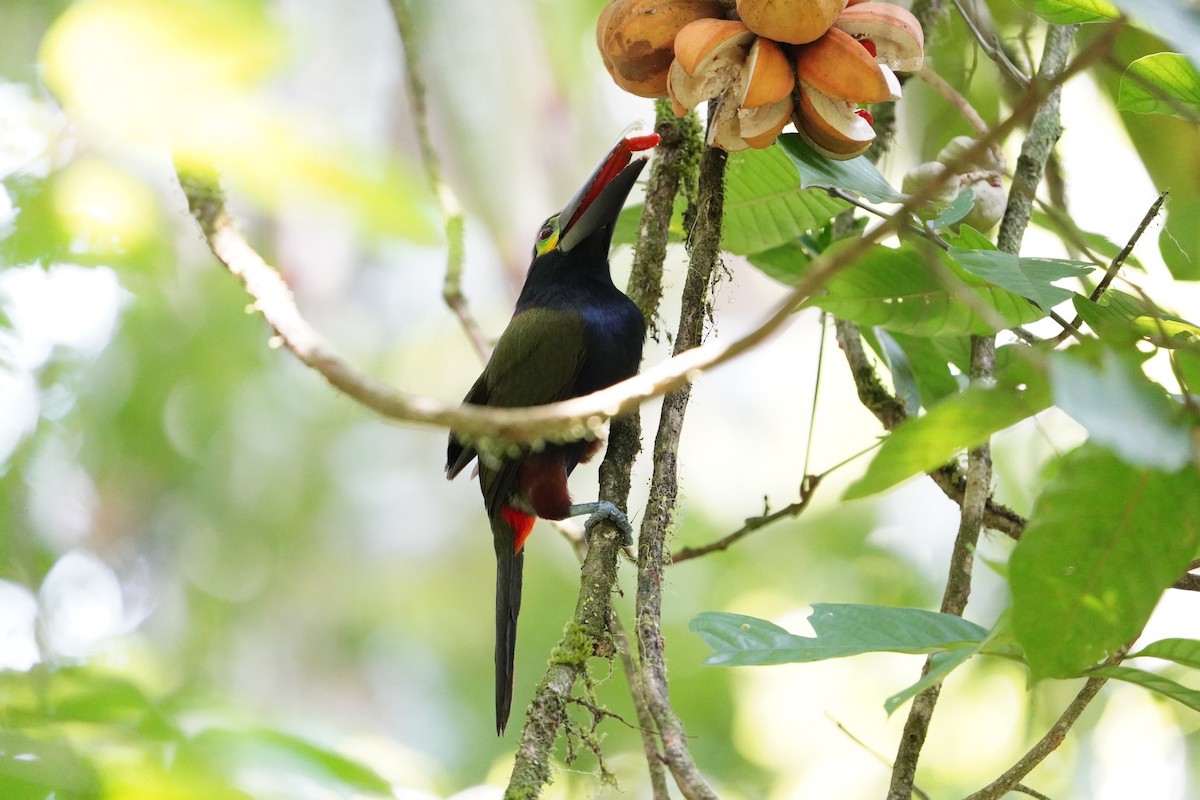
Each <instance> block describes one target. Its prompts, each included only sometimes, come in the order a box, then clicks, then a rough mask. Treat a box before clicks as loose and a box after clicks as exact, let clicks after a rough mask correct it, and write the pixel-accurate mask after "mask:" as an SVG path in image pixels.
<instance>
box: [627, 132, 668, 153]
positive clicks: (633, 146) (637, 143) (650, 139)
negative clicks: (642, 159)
mask: <svg viewBox="0 0 1200 800" xmlns="http://www.w3.org/2000/svg"><path fill="white" fill-rule="evenodd" d="M660 141H662V137H661V136H659V135H658V134H657V133H644V134H642V135H641V136H630V137H629V138H627V139H626V140H625V146H626V147H628V148H629V152H631V153H640V152H641V151H643V150H649V149H650V148H652V147H655V146H657V145H658V143H659V142H660Z"/></svg>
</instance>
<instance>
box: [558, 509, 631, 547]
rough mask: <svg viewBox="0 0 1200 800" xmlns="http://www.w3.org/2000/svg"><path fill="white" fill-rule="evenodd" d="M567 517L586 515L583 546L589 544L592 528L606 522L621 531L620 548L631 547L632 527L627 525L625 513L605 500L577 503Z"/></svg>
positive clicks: (627, 519) (569, 510)
mask: <svg viewBox="0 0 1200 800" xmlns="http://www.w3.org/2000/svg"><path fill="white" fill-rule="evenodd" d="M567 514H568V516H572V517H578V516H581V515H583V514H587V515H588V518H587V520H586V521H585V522H584V523H583V541H584V543H585V544H591V538H592V528H594V527H595V526H596V525H598V524H599V523H601V522H603V521H605V520H607V521H609V522H611V523H612V524H613V525H615V526H616V527H617V530H619V531H621V546H622V547H633V526H632V525H631V524H629V517H627V516H625V512H624V511H622V510H621V509H619V508H617V507H616V506H614V505H613V504H612V503H610V502H609V501H607V500H600V501H598V502H595V503H578V504H576V505H573V506H571V507H570V509H568V511H567Z"/></svg>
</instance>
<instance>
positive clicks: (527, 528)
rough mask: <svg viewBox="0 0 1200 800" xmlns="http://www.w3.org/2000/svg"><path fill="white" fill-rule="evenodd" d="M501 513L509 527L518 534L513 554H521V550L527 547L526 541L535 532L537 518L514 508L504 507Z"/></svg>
mask: <svg viewBox="0 0 1200 800" xmlns="http://www.w3.org/2000/svg"><path fill="white" fill-rule="evenodd" d="M500 513H501V515H503V516H504V521H505V522H507V523H508V525H509V527H510V528H512V529H513V532H514V533H515V534H516V538H515V539H513V552H514V553H519V552H521V548H522V547H524V546H525V540H526V539H528V538H529V534H530V533H532V532H533V523H534V522H536V521H537V517H535V516H532V515H530V514H526V513H525V512H524V511H520V510H518V509H515V508H513V507H512V506H502V507H501V508H500Z"/></svg>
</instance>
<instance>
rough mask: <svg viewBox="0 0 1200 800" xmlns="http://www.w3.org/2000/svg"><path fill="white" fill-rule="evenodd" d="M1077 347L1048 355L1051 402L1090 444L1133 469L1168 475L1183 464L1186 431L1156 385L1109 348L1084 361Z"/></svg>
mask: <svg viewBox="0 0 1200 800" xmlns="http://www.w3.org/2000/svg"><path fill="white" fill-rule="evenodd" d="M1081 349H1082V348H1074V349H1072V350H1067V351H1062V352H1056V353H1052V354H1051V355H1050V365H1049V375H1050V383H1051V386H1052V388H1053V393H1054V404H1055V405H1056V406H1058V407H1059V408H1061V409H1062V410H1063V411H1065V412H1066V413H1067V414H1069V415H1070V416H1071V417H1072V418H1074V419H1075V421H1076V422H1078V423H1079V424H1081V425H1083V426H1084V427H1085V428H1087V430H1088V434H1089V436H1090V437H1091V440H1092V441H1094V442H1096V443H1097V444H1102V445H1104V446H1106V447H1110V448H1112V449H1113V450H1114V451H1115V452H1116V453H1117V455H1119V456H1120V457H1121V458H1122V459H1123V460H1124V461H1126V462H1128V463H1130V464H1132V465H1134V466H1145V467H1158V468H1161V469H1164V470H1167V471H1174V470H1177V469H1179V468H1180V467H1182V466H1183V465H1184V464H1186V463H1187V462H1188V461H1189V460H1190V459H1191V457H1192V448H1191V443H1190V436H1189V432H1188V428H1187V426H1186V425H1184V424H1183V423H1182V422H1179V421H1178V419H1177V418H1176V417H1177V415H1176V411H1177V409H1176V407H1175V405H1174V404H1173V403H1172V402H1171V401H1170V400H1169V399H1168V398H1167V396H1166V392H1165V391H1164V390H1163V389H1162V387H1160V386H1158V385H1157V384H1154V383H1151V382H1150V380H1149V379H1148V378H1146V376H1145V375H1144V374H1143V373H1142V371H1141V370H1140V369H1139V368H1138V365H1137V363H1136V362H1133V361H1131V360H1130V359H1128V358H1125V357H1122V356H1121V355H1120V354H1118V353H1117V352H1116V351H1114V350H1111V349H1108V348H1104V349H1103V350H1102V351H1101V353H1100V354H1099V357H1098V358H1091V359H1089V358H1087V357H1086V355H1088V354H1081V353H1080V352H1077V351H1079V350H1081ZM1088 349H1090V348H1088Z"/></svg>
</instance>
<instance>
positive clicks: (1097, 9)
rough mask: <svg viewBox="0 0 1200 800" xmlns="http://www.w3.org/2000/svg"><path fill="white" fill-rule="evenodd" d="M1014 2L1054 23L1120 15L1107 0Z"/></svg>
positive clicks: (1032, 0)
mask: <svg viewBox="0 0 1200 800" xmlns="http://www.w3.org/2000/svg"><path fill="white" fill-rule="evenodd" d="M1016 4H1017V5H1019V6H1020V7H1021V8H1023V9H1025V10H1026V11H1029V12H1032V13H1034V14H1037V15H1038V16H1039V17H1041V18H1042V19H1044V20H1046V21H1047V22H1049V23H1051V24H1054V25H1074V24H1076V23H1084V22H1110V21H1112V20H1114V19H1116V18H1117V17H1119V16H1121V12H1120V10H1118V9H1117V7H1116V6H1114V5H1113V4H1112V3H1110V2H1108V0H1016Z"/></svg>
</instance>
